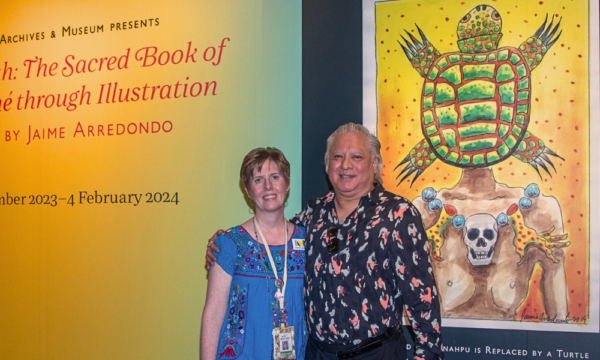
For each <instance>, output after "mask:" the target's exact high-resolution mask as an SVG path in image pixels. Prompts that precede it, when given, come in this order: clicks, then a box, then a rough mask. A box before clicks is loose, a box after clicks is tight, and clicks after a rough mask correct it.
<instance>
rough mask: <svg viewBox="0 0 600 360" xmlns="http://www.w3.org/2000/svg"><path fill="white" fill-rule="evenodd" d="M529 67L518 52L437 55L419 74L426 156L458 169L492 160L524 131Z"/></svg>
mask: <svg viewBox="0 0 600 360" xmlns="http://www.w3.org/2000/svg"><path fill="white" fill-rule="evenodd" d="M530 89H531V72H530V69H529V66H528V65H527V64H526V63H525V60H524V58H523V55H522V54H521V52H520V51H519V50H518V49H516V48H512V47H503V48H500V49H498V50H495V51H491V52H488V53H482V54H463V53H460V52H456V53H447V54H442V55H441V56H440V57H439V58H437V59H436V60H435V62H434V63H433V64H432V66H431V68H430V69H429V74H428V75H426V77H425V84H424V85H423V92H422V102H421V127H422V130H423V135H424V136H425V139H426V140H427V142H428V143H429V146H430V148H431V149H432V150H433V152H432V153H431V154H430V155H429V156H431V157H432V158H431V159H432V160H433V156H436V157H437V158H438V159H440V160H442V161H443V162H445V163H448V164H450V165H452V166H457V167H461V168H480V167H486V166H490V165H493V164H496V163H498V162H500V161H503V160H505V159H506V158H507V157H509V156H510V155H512V153H513V152H514V150H515V149H516V148H517V145H518V144H519V142H520V141H521V140H522V139H523V137H524V136H525V132H526V130H527V126H528V125H529V114H530V111H531V106H530V105H531V90H530Z"/></svg>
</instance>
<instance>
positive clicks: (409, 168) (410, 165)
mask: <svg viewBox="0 0 600 360" xmlns="http://www.w3.org/2000/svg"><path fill="white" fill-rule="evenodd" d="M406 170H408V172H407V173H406V175H404V177H403V178H402V180H400V181H399V182H398V185H396V186H399V185H400V184H402V182H403V181H404V180H405V179H406V178H407V177H409V176H410V174H412V173H414V172H415V171H417V170H418V169H417V168H416V167H414V166H412V164H409V165H406V167H405V168H404V170H402V172H404V171H406ZM402 172H401V173H400V174H399V175H398V177H399V176H400V175H402ZM418 175H420V174H417V176H418ZM398 177H396V179H397V178H398ZM413 181H414V179H413ZM410 187H412V182H411V183H410Z"/></svg>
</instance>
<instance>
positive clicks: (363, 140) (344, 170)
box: [327, 131, 377, 198]
mask: <svg viewBox="0 0 600 360" xmlns="http://www.w3.org/2000/svg"><path fill="white" fill-rule="evenodd" d="M376 166H377V164H376V162H374V161H373V160H372V159H371V151H370V150H369V145H368V140H367V136H366V135H365V134H363V133H360V132H356V131H351V132H347V133H345V134H342V135H339V136H338V137H337V138H336V139H335V140H334V141H333V144H332V145H331V149H330V151H329V167H328V168H327V174H328V175H329V180H330V181H331V184H332V185H333V188H334V190H335V193H336V196H342V197H348V198H356V197H361V196H363V195H365V194H366V193H368V192H369V190H371V187H372V185H373V181H374V179H375V171H376Z"/></svg>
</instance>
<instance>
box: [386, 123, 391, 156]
mask: <svg viewBox="0 0 600 360" xmlns="http://www.w3.org/2000/svg"><path fill="white" fill-rule="evenodd" d="M385 126H387V124H385ZM389 149H390V147H389V146H388V147H386V148H385V150H386V151H387V150H389Z"/></svg>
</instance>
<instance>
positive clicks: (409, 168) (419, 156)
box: [394, 139, 437, 187]
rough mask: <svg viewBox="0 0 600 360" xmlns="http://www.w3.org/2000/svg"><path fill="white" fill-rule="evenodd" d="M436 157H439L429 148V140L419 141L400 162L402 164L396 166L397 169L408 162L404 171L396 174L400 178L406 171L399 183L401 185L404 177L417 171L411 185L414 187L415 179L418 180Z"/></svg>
mask: <svg viewBox="0 0 600 360" xmlns="http://www.w3.org/2000/svg"><path fill="white" fill-rule="evenodd" d="M436 159H437V157H436V156H435V154H434V153H433V152H432V151H431V149H430V148H429V144H428V143H427V140H425V139H423V140H421V142H419V143H418V144H417V145H416V146H415V147H414V148H412V150H411V151H410V152H409V153H408V155H406V157H405V158H404V159H403V160H402V161H401V162H400V164H398V165H397V166H396V167H395V168H394V170H396V169H398V168H399V167H400V166H401V165H404V164H406V165H405V166H404V168H403V169H402V171H400V174H398V176H396V179H398V178H399V177H400V176H401V175H402V174H404V173H406V174H404V177H402V179H401V180H400V181H399V182H398V185H400V183H401V182H403V181H404V179H406V178H407V177H409V176H410V175H411V174H413V173H415V172H416V174H415V176H414V177H413V179H412V181H411V182H410V186H411V187H412V185H413V184H414V182H415V180H417V178H418V177H419V176H421V174H422V173H423V171H425V169H427V168H428V167H429V165H431V164H432V163H433V162H434V161H435V160H436Z"/></svg>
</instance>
